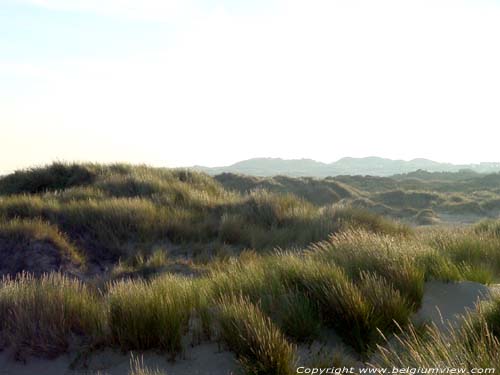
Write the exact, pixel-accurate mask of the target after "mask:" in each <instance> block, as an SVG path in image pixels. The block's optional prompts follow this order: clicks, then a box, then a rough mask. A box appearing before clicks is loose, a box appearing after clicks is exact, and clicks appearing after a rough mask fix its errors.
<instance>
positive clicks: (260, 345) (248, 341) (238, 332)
mask: <svg viewBox="0 0 500 375" xmlns="http://www.w3.org/2000/svg"><path fill="white" fill-rule="evenodd" d="M218 322H219V327H220V328H219V329H220V337H221V339H222V340H223V341H224V342H225V343H226V344H227V345H228V347H229V348H230V349H231V350H232V351H234V352H235V353H236V355H237V356H238V358H239V360H240V362H241V364H242V366H243V368H244V369H245V371H246V372H247V373H248V374H256V375H257V374H262V375H264V374H265V375H290V374H293V373H294V372H295V371H294V368H293V366H294V363H295V348H294V346H293V345H291V344H290V343H289V342H288V341H287V340H286V338H285V336H284V335H283V334H282V333H281V331H280V330H279V328H278V327H277V326H276V325H275V324H274V323H273V322H272V321H271V319H270V318H269V317H268V316H266V315H265V314H264V313H263V312H262V311H261V310H260V309H259V308H258V307H257V306H256V305H255V304H252V303H251V302H250V301H249V300H248V299H245V298H244V297H241V296H240V297H234V296H226V297H224V298H223V299H221V300H220V304H219V308H218Z"/></svg>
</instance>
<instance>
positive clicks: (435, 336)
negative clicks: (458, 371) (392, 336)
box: [374, 316, 500, 372]
mask: <svg viewBox="0 0 500 375" xmlns="http://www.w3.org/2000/svg"><path fill="white" fill-rule="evenodd" d="M374 365H375V366H376V367H390V368H392V367H398V368H403V367H405V368H406V367H410V368H412V367H414V368H419V367H420V368H429V369H434V368H437V367H442V366H447V367H449V368H465V369H466V371H468V372H470V371H471V370H472V369H476V371H477V369H478V368H482V369H485V368H493V369H498V368H500V343H499V341H498V338H497V337H496V336H495V335H494V334H492V331H491V328H490V326H489V325H488V323H487V322H486V320H485V319H484V318H482V317H479V318H475V317H471V316H468V317H466V318H465V319H464V321H463V322H462V324H461V326H460V327H451V326H450V327H449V329H448V330H447V331H446V332H442V331H440V330H439V329H438V328H437V326H435V325H434V326H430V327H428V328H427V329H426V330H425V331H424V332H423V333H422V332H419V331H418V330H417V329H416V328H414V327H410V328H409V329H408V330H407V331H406V332H405V333H401V334H400V335H398V336H397V340H396V343H395V344H394V345H390V344H388V345H387V346H386V347H379V353H378V359H377V360H376V361H375V363H374Z"/></svg>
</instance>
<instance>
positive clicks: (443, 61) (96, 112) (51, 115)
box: [0, 0, 500, 173]
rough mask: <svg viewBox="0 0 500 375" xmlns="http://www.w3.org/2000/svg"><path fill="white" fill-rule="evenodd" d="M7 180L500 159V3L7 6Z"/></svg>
mask: <svg viewBox="0 0 500 375" xmlns="http://www.w3.org/2000/svg"><path fill="white" fill-rule="evenodd" d="M0 116H1V117H0V173H1V172H9V171H12V170H14V169H17V168H26V167H30V166H34V165H41V164H45V163H50V162H52V161H56V160H58V161H97V162H115V161H126V162H131V163H147V164H152V165H156V166H167V167H174V166H189V165H206V166H220V165H228V164H232V163H234V162H236V161H239V160H243V159H248V158H252V157H282V158H311V159H315V160H319V161H323V162H332V161H335V160H337V159H339V158H342V157H345V156H351V157H363V156H374V155H376V156H382V157H388V158H393V159H405V160H409V159H412V158H420V157H424V158H429V159H433V160H437V161H443V162H452V163H477V162H481V161H500V148H499V147H498V139H499V138H500V137H499V135H500V130H499V129H500V0H415V1H414V0H307V1H305V0H303V1H299V0H289V1H287V0H253V1H250V0H248V1H243V0H206V1H203V0H135V1H134V0H0Z"/></svg>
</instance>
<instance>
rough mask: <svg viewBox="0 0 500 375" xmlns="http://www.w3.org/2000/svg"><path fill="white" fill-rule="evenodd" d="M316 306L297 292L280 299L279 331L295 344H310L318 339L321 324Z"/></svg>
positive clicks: (278, 313)
mask: <svg viewBox="0 0 500 375" xmlns="http://www.w3.org/2000/svg"><path fill="white" fill-rule="evenodd" d="M318 318H319V312H318V307H317V305H316V304H315V303H314V302H312V301H311V300H310V299H309V298H308V297H307V296H306V295H304V294H302V293H300V292H299V291H295V292H289V293H287V294H285V295H283V297H282V298H281V301H280V302H279V310H278V312H277V320H278V322H279V326H280V328H281V330H282V331H283V332H284V333H285V334H286V335H287V336H288V337H290V338H291V339H293V340H294V341H296V342H312V341H313V340H314V339H315V338H317V337H318V335H319V333H320V328H321V322H320V320H319V319H318Z"/></svg>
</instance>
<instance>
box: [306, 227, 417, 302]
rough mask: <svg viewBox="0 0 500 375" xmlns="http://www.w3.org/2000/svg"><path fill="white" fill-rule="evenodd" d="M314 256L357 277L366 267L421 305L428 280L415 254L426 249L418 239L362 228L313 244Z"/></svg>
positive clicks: (410, 300)
mask: <svg viewBox="0 0 500 375" xmlns="http://www.w3.org/2000/svg"><path fill="white" fill-rule="evenodd" d="M310 251H311V252H312V256H313V257H315V258H317V259H318V260H321V261H323V262H328V263H333V264H336V265H339V266H341V267H343V268H344V269H346V271H347V273H348V274H349V276H350V277H352V278H353V279H354V280H359V279H360V277H361V274H362V272H363V271H366V272H372V273H374V274H377V275H378V276H380V277H382V278H385V279H386V280H387V281H388V282H389V283H390V284H392V285H393V286H394V287H395V288H396V289H397V290H399V292H400V293H401V295H402V296H404V297H405V298H406V299H407V300H408V301H409V302H411V303H412V304H414V306H415V307H418V306H420V302H421V300H422V296H423V288H424V281H425V274H424V272H423V271H422V270H421V269H420V268H419V267H417V265H416V256H418V254H422V253H424V252H425V248H424V247H422V246H420V244H419V243H418V242H415V241H412V240H411V239H406V238H403V237H393V236H389V235H383V234H382V235H381V234H373V233H370V232H367V231H363V230H351V231H345V232H341V233H339V234H337V235H333V236H332V237H330V239H329V240H328V241H323V242H320V243H317V244H314V245H312V246H311V247H310Z"/></svg>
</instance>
